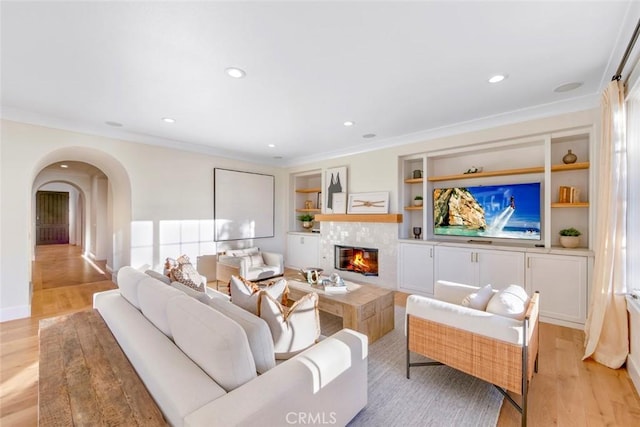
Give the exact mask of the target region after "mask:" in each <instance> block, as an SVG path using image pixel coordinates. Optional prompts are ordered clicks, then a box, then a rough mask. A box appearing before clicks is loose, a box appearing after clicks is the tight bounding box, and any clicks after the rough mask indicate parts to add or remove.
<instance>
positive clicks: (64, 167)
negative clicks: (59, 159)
mask: <svg viewBox="0 0 640 427" xmlns="http://www.w3.org/2000/svg"><path fill="white" fill-rule="evenodd" d="M60 167H61V168H62V169H67V168H68V167H69V165H65V164H64V163H63V164H61V165H60Z"/></svg>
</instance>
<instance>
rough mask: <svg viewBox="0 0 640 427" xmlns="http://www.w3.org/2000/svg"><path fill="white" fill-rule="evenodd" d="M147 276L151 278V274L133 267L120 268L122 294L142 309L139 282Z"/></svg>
mask: <svg viewBox="0 0 640 427" xmlns="http://www.w3.org/2000/svg"><path fill="white" fill-rule="evenodd" d="M147 278H149V276H147V275H146V274H144V273H142V272H141V271H138V270H136V269H135V268H133V267H129V266H127V267H122V268H121V269H120V270H118V288H120V294H121V295H122V296H123V297H124V299H126V300H127V301H129V302H130V303H131V305H133V306H134V307H135V308H137V309H138V310H140V303H139V302H138V283H140V282H141V281H142V280H143V279H147Z"/></svg>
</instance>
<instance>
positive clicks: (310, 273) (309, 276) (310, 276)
mask: <svg viewBox="0 0 640 427" xmlns="http://www.w3.org/2000/svg"><path fill="white" fill-rule="evenodd" d="M323 271H324V270H322V269H321V268H316V267H307V268H302V269H300V273H301V274H302V275H303V276H304V278H305V279H306V281H307V283H309V284H310V285H313V284H316V283H318V281H319V280H320V274H321V273H322V272H323Z"/></svg>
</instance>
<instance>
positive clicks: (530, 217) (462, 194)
mask: <svg viewBox="0 0 640 427" xmlns="http://www.w3.org/2000/svg"><path fill="white" fill-rule="evenodd" d="M433 218H434V223H435V227H434V234H436V235H447V236H467V237H484V238H506V239H527V240H540V183H537V182H536V183H528V184H509V185H486V186H478V187H453V188H436V189H435V190H434V191H433Z"/></svg>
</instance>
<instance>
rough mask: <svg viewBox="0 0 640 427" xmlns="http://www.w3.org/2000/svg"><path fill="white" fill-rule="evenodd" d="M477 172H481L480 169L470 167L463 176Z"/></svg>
mask: <svg viewBox="0 0 640 427" xmlns="http://www.w3.org/2000/svg"><path fill="white" fill-rule="evenodd" d="M478 172H482V167H479V168H478V167H475V166H471V167H470V168H469V169H467V171H466V172H465V174H468V173H478Z"/></svg>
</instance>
